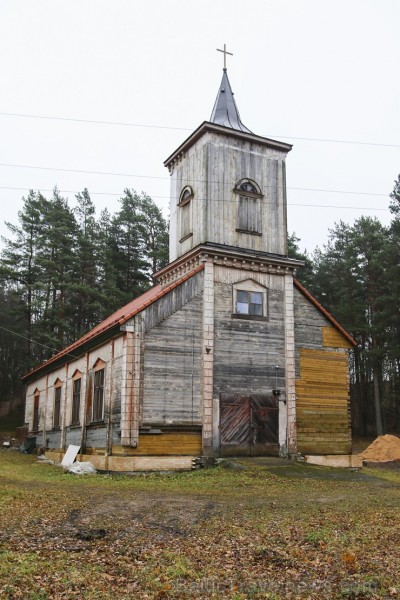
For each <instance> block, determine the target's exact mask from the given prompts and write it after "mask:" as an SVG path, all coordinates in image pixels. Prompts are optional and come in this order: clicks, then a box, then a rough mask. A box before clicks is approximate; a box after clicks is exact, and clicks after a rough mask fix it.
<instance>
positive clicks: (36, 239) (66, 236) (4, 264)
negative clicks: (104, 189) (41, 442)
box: [0, 189, 168, 402]
mask: <svg viewBox="0 0 400 600" xmlns="http://www.w3.org/2000/svg"><path fill="white" fill-rule="evenodd" d="M7 227H8V229H9V232H10V236H9V238H8V239H3V251H2V255H1V260H0V402H1V401H3V402H4V401H8V400H9V399H11V398H15V397H20V395H21V382H20V377H21V375H23V374H24V373H26V372H27V371H28V370H29V369H30V368H31V367H33V366H34V365H35V364H38V363H40V362H42V361H43V360H45V359H47V358H49V357H50V356H52V355H53V354H54V353H55V351H57V350H61V349H62V348H63V347H65V346H66V345H68V344H70V343H72V342H73V341H75V340H76V339H77V338H79V337H80V336H81V335H82V334H83V333H85V332H86V331H88V330H89V329H91V328H92V327H94V326H95V325H97V324H98V323H99V322H100V321H101V320H102V319H104V318H105V317H106V316H108V315H109V314H111V313H112V312H113V311H114V310H116V309H117V308H119V307H121V306H123V305H124V304H126V303H128V302H130V301H131V300H132V299H133V298H135V297H136V296H138V295H140V294H141V293H142V292H144V291H145V290H146V289H148V288H149V287H151V285H152V279H151V275H152V273H153V272H154V271H157V270H159V269H160V268H161V267H162V266H164V265H165V264H166V263H167V262H168V228H167V223H166V221H165V219H164V218H163V216H162V214H161V211H160V209H159V208H158V207H157V205H156V204H155V203H154V202H153V200H152V199H151V198H149V197H148V196H147V195H146V194H144V193H142V194H140V195H138V194H137V193H136V192H135V191H133V190H129V189H127V190H125V192H124V195H123V196H122V197H121V199H120V206H119V210H118V211H117V213H116V214H114V215H111V214H110V213H109V211H108V210H107V209H105V210H103V211H102V213H101V214H100V215H99V217H97V216H96V212H95V206H94V204H93V202H92V200H91V198H90V195H89V192H88V190H87V189H84V190H83V191H82V192H81V193H80V194H78V195H77V196H76V206H75V207H74V208H71V207H70V206H69V204H68V202H67V200H66V199H65V198H63V197H62V196H61V195H60V193H59V192H58V190H57V189H55V190H54V191H53V196H52V197H51V198H46V197H45V196H43V195H42V194H41V193H40V192H34V191H31V192H30V193H29V195H28V196H27V197H26V198H23V208H22V210H21V211H20V212H19V222H18V224H17V225H14V224H10V223H7Z"/></svg>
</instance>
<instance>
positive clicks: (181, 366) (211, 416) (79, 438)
mask: <svg viewBox="0 0 400 600" xmlns="http://www.w3.org/2000/svg"><path fill="white" fill-rule="evenodd" d="M291 148H292V146H291V145H289V144H286V143H283V142H280V141H276V140H271V139H267V138H264V137H261V136H258V135H255V134H254V133H252V132H251V131H250V130H249V129H248V128H247V127H245V126H244V125H243V123H242V121H241V120H240V117H239V113H238V110H237V106H236V103H235V100H234V97H233V93H232V90H231V86H230V83H229V80H228V76H227V72H226V68H224V71H223V77H222V82H221V85H220V88H219V90H218V95H217V99H216V102H215V105H214V109H213V111H212V115H211V118H210V120H209V121H205V122H204V123H202V124H201V125H200V126H199V127H198V128H197V129H196V130H195V131H194V132H193V133H192V134H191V135H190V136H189V137H188V138H187V139H186V140H185V141H184V142H183V143H182V144H181V145H180V146H179V148H177V149H176V150H175V151H174V152H173V153H172V154H171V155H170V156H169V157H168V158H167V160H166V161H165V163H164V164H165V166H166V167H167V168H168V170H169V172H170V176H171V196H170V219H171V223H170V257H169V264H168V265H167V266H166V267H165V268H163V269H162V270H161V271H160V272H158V273H156V274H155V281H156V282H157V283H156V285H155V287H153V288H152V289H150V290H149V291H147V292H146V293H144V294H143V295H142V296H140V297H139V298H136V299H134V300H132V302H130V303H129V304H127V305H126V306H124V307H123V308H121V309H119V310H118V311H117V312H115V313H114V314H113V315H111V316H110V317H108V318H107V319H106V320H105V321H103V322H102V323H100V324H99V325H98V326H97V327H95V328H94V329H92V330H91V331H89V332H88V333H87V334H86V335H84V336H83V337H82V338H81V339H79V340H78V341H76V342H75V343H74V344H72V345H71V346H69V347H68V348H66V349H65V350H63V351H62V352H59V353H58V354H56V355H55V356H53V357H52V358H50V359H49V360H48V361H47V362H45V363H43V364H41V365H40V366H38V367H36V368H35V369H33V370H32V371H31V372H30V373H28V374H27V375H26V376H25V377H24V383H25V384H26V416H25V420H26V423H27V425H28V428H29V432H30V433H31V434H33V435H35V436H36V438H37V445H38V446H41V447H43V448H45V449H46V451H47V452H48V453H49V454H50V456H57V457H59V456H60V455H61V454H62V453H64V452H65V450H66V448H67V447H68V445H69V444H74V445H77V446H79V447H80V449H81V450H80V453H81V454H80V458H81V460H88V458H87V456H88V455H89V456H90V460H91V461H92V462H93V463H94V464H95V466H96V467H97V468H99V469H104V470H114V471H137V470H151V469H157V470H158V469H168V470H169V469H175V468H179V469H180V468H190V467H191V465H192V463H193V461H195V460H196V459H199V457H209V456H215V457H219V456H229V455H231V456H243V455H247V456H256V455H280V456H288V455H296V454H300V453H301V454H303V455H312V456H315V455H317V456H324V455H341V456H342V458H344V457H346V456H348V455H349V454H350V453H351V433H350V415H349V378H348V350H349V349H350V348H352V347H353V345H354V344H355V342H354V340H353V339H352V338H351V337H350V336H349V335H348V334H347V333H346V332H345V331H344V330H343V328H342V327H341V326H340V325H339V324H338V323H337V322H336V321H335V320H334V319H333V317H332V316H331V315H330V314H328V313H327V312H326V311H325V310H324V309H323V308H322V306H320V305H319V304H318V302H317V301H316V300H315V299H314V298H313V297H312V296H311V295H310V294H309V293H308V292H307V291H306V290H305V289H304V288H303V287H302V286H301V285H300V284H299V283H298V282H297V281H296V279H295V278H294V274H295V270H296V269H297V268H299V267H301V265H302V263H301V262H299V261H297V260H294V259H291V258H288V247H287V218H286V212H287V205H286V175H285V160H286V156H287V154H288V152H289V151H290V150H291Z"/></svg>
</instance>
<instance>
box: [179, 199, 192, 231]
mask: <svg viewBox="0 0 400 600" xmlns="http://www.w3.org/2000/svg"><path fill="white" fill-rule="evenodd" d="M179 210H180V211H181V238H180V239H181V240H184V239H185V238H187V237H189V235H191V233H192V227H191V224H190V211H191V203H190V202H187V203H186V204H185V205H184V206H181V207H180V208H179Z"/></svg>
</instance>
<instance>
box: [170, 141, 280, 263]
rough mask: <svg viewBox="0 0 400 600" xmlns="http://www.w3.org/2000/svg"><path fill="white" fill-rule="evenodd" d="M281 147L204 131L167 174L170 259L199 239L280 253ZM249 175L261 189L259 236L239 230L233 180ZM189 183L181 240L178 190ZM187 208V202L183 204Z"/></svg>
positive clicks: (189, 248)
mask: <svg viewBox="0 0 400 600" xmlns="http://www.w3.org/2000/svg"><path fill="white" fill-rule="evenodd" d="M285 156H286V154H285V152H283V151H278V150H273V149H270V148H267V147H265V146H263V145H260V144H256V143H250V142H248V141H244V140H240V139H235V138H233V137H231V136H225V135H222V134H216V133H211V132H208V133H206V134H205V135H203V136H202V137H201V138H200V139H199V140H198V141H197V142H196V144H194V146H192V147H191V148H190V149H189V150H188V152H187V153H186V155H185V156H184V157H183V158H182V159H181V161H180V162H179V163H178V164H177V165H176V166H175V168H174V172H173V174H172V177H171V206H170V212H171V231H170V261H173V260H175V259H176V258H178V257H179V256H182V255H183V254H185V253H186V252H188V251H189V250H191V249H192V248H194V247H196V246H197V245H198V244H201V243H204V242H206V241H207V242H214V243H217V244H225V245H229V246H235V247H240V248H243V249H247V248H248V249H253V250H258V251H264V252H272V253H275V254H281V255H285V254H286V252H287V241H286V229H287V228H286V197H285V194H286V191H285ZM243 178H249V179H252V180H253V181H255V182H256V183H257V184H258V186H259V187H260V189H261V193H262V194H263V198H262V199H261V222H262V235H252V234H248V233H243V232H238V231H236V229H237V228H238V210H239V195H238V194H235V193H234V191H233V190H234V187H235V185H236V183H237V182H238V181H240V180H241V179H243ZM187 185H189V186H191V187H192V189H193V192H194V196H193V199H192V200H191V202H190V221H191V233H192V235H191V236H190V237H188V238H187V239H185V240H183V241H182V231H181V214H180V212H181V211H182V208H181V207H179V206H177V204H178V201H179V196H180V193H181V191H182V190H183V188H184V187H185V186H187ZM184 210H186V211H187V206H186V207H184Z"/></svg>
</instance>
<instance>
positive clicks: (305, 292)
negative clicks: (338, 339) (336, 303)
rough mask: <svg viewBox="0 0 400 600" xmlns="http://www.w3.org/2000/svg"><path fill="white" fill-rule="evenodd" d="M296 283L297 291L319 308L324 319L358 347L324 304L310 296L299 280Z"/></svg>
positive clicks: (295, 280)
mask: <svg viewBox="0 0 400 600" xmlns="http://www.w3.org/2000/svg"><path fill="white" fill-rule="evenodd" d="M293 281H294V285H295V287H297V289H298V290H299V291H300V292H301V293H302V294H303V295H304V296H305V297H306V298H308V300H310V302H312V303H313V304H314V306H315V307H316V308H318V310H319V311H321V312H322V314H323V315H324V317H326V318H327V319H328V321H330V322H331V323H332V325H333V326H334V327H336V329H337V330H338V331H340V333H341V334H342V335H343V336H344V337H345V338H346V339H347V340H348V341H349V342H350V344H351V345H352V346H357V342H356V341H355V339H354V338H353V337H352V336H351V335H350V334H349V333H347V331H346V330H345V329H343V327H342V326H341V325H339V323H338V322H337V321H336V319H335V318H334V317H332V315H331V314H330V313H329V312H328V311H327V310H326V309H325V308H324V307H323V306H322V304H320V303H319V302H318V300H316V299H315V298H314V296H312V295H311V294H310V292H308V291H307V290H306V288H305V287H304V286H302V285H301V283H300V282H299V281H297V279H293Z"/></svg>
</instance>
